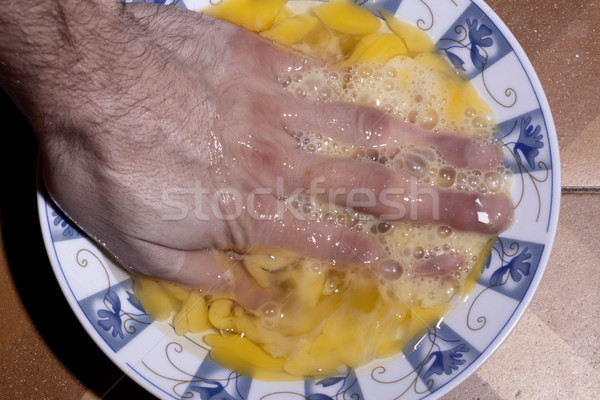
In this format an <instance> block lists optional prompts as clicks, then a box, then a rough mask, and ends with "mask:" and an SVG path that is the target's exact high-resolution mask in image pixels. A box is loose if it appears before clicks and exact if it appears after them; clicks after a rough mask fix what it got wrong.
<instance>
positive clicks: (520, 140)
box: [38, 0, 560, 400]
mask: <svg viewBox="0 0 600 400" xmlns="http://www.w3.org/2000/svg"><path fill="white" fill-rule="evenodd" d="M158 1H160V0H158ZM188 1H189V2H188ZM207 3H208V1H207V0H193V2H192V1H190V0H187V1H186V3H185V4H184V3H183V2H181V1H179V2H178V4H177V6H182V7H187V8H190V9H199V8H202V7H204V6H205V5H206V4H207ZM357 3H359V4H361V5H363V6H365V7H367V8H370V9H373V10H374V9H376V7H384V8H386V9H387V10H389V11H391V12H393V13H396V14H397V15H399V16H401V18H403V19H406V20H409V21H412V22H413V23H414V24H416V25H417V26H418V27H419V28H421V29H422V30H424V31H426V32H427V33H429V34H430V35H431V37H432V38H433V39H434V41H435V42H436V46H437V47H438V49H440V50H441V51H443V52H445V53H446V54H447V56H448V58H449V59H450V60H451V61H452V63H453V64H454V66H455V67H457V68H460V69H462V70H464V71H465V73H466V75H467V76H468V77H469V79H471V80H472V81H473V82H474V84H475V85H476V86H477V87H478V88H479V90H480V93H481V94H482V96H483V97H484V98H485V99H486V100H487V101H488V102H489V104H491V106H492V107H493V109H494V110H495V112H496V115H497V117H498V121H500V132H501V134H500V137H499V139H500V140H502V141H503V142H504V144H505V153H506V154H507V159H506V163H507V164H508V165H509V166H511V167H512V169H513V171H514V172H515V179H514V184H513V191H512V195H513V198H514V202H515V205H516V209H515V217H516V218H515V223H514V224H513V225H512V227H511V228H510V229H509V230H507V231H506V232H503V233H502V235H501V236H500V238H499V239H498V241H497V243H496V244H495V246H494V249H493V252H492V255H491V257H490V260H489V261H488V264H487V265H486V267H485V269H484V271H483V274H482V276H481V279H480V280H479V283H478V285H477V287H476V289H475V291H474V293H473V294H472V295H471V296H470V297H469V298H468V300H467V302H466V303H464V305H463V306H462V307H461V308H460V309H459V310H456V311H455V312H454V313H453V314H452V316H451V317H450V318H448V319H445V320H444V321H443V323H441V324H439V325H438V326H437V327H435V328H434V329H432V330H431V331H430V332H429V333H428V334H427V335H426V336H425V337H424V338H422V340H420V341H419V342H416V343H413V344H411V345H409V346H407V348H406V349H405V352H404V353H405V354H404V355H402V354H400V355H398V356H395V357H391V358H389V359H385V360H377V361H374V362H372V363H371V364H368V365H366V366H363V367H361V368H359V369H357V370H353V371H350V372H349V373H348V374H345V375H343V376H339V377H331V378H328V379H323V380H307V381H296V382H283V383H278V382H261V381H257V380H252V379H249V378H246V377H243V376H239V375H238V374H236V373H235V372H232V371H229V370H227V369H225V368H223V367H221V366H220V365H218V364H216V363H214V362H213V361H212V360H211V359H210V357H207V355H208V349H207V348H206V347H205V346H204V345H203V344H202V343H197V342H195V341H194V340H192V339H191V338H188V337H181V336H177V335H176V334H175V333H174V331H173V329H172V327H171V326H170V325H169V324H168V323H158V322H156V321H153V320H152V319H151V318H150V317H148V316H147V315H146V314H145V313H144V311H143V310H142V309H141V308H140V307H139V305H138V304H137V303H136V301H135V300H134V298H133V297H132V280H131V278H130V277H129V276H128V275H127V274H126V273H125V272H124V271H123V270H122V269H120V268H119V267H118V266H116V265H114V264H113V263H112V262H111V261H110V259H109V258H107V257H105V256H104V254H103V252H102V251H101V250H100V249H99V248H98V247H97V246H96V245H95V244H94V243H93V242H92V241H90V240H88V239H87V238H86V237H85V236H83V235H82V234H81V233H80V232H78V231H77V230H76V229H75V228H74V227H73V226H72V225H71V224H70V223H69V221H67V220H65V218H64V217H63V216H62V215H61V214H60V213H59V212H57V209H56V208H55V206H54V205H53V204H52V203H51V201H50V200H49V199H48V198H47V197H46V196H45V194H44V192H43V190H42V189H40V190H39V191H38V204H39V215H40V221H41V226H42V232H43V236H44V241H45V244H46V247H47V251H48V255H49V257H50V261H51V264H52V267H53V269H54V272H55V274H56V276H57V279H58V281H59V283H60V286H61V288H62V290H63V292H64V294H65V296H66V298H67V301H68V302H69V304H70V305H71V307H72V309H73V311H74V312H75V314H76V315H77V317H78V318H79V320H80V321H81V323H82V324H83V326H84V327H85V329H86V330H87V332H88V333H89V335H90V336H91V337H92V338H93V339H94V341H95V342H96V343H97V345H98V346H99V347H100V348H101V349H102V350H103V351H104V352H105V353H106V355H107V356H108V357H109V358H110V359H111V360H112V361H114V363H115V364H116V365H118V366H119V367H120V368H121V369H122V370H123V371H124V372H125V373H127V374H128V375H129V376H130V377H131V378H132V379H133V380H135V381H136V382H138V383H139V384H140V385H142V386H143V387H144V388H146V389H147V390H148V391H149V392H151V393H153V394H154V395H156V396H157V397H158V398H161V399H172V398H176V399H179V398H187V399H201V400H209V399H235V400H242V399H249V400H250V399H251V400H259V399H261V400H262V399H274V400H275V399H276V400H285V399H290V400H298V399H308V400H326V399H348V398H351V399H367V400H382V399H406V400H408V399H411V400H412V399H421V398H429V399H434V398H438V397H440V396H442V395H443V394H445V393H447V392H449V391H450V390H452V389H453V388H455V387H456V386H457V385H459V384H460V383H461V382H462V381H464V380H465V379H466V378H467V377H468V376H469V375H470V374H472V373H473V372H475V371H476V370H477V369H478V368H479V367H480V366H481V365H482V363H483V362H485V360H486V359H487V358H488V357H490V355H491V354H492V353H493V352H494V351H495V350H496V349H497V348H498V346H499V345H500V344H501V343H502V342H503V341H504V340H505V338H506V337H507V335H508V334H509V333H510V332H511V331H512V329H513V328H514V326H515V324H516V323H517V321H518V320H519V318H520V317H521V315H522V314H523V312H524V311H525V309H526V308H527V306H528V304H529V303H530V301H531V299H532V296H533V295H534V292H535V290H536V288H537V287H538V285H539V283H540V280H541V278H542V274H543V272H544V269H545V267H546V263H547V261H548V257H549V253H550V249H551V247H552V242H553V240H554V235H555V231H556V227H557V221H558V211H559V200H560V169H559V168H560V162H559V155H558V144H557V139H556V133H555V130H554V124H553V121H552V117H551V114H550V110H549V107H548V103H547V101H546V98H545V95H544V92H543V90H542V87H541V86H540V83H539V81H538V78H537V76H536V74H535V72H534V70H533V68H532V66H531V64H530V62H529V60H528V59H527V57H526V55H525V54H524V52H523V50H522V49H521V47H520V46H519V44H518V43H517V41H516V40H515V38H514V37H513V35H512V34H511V33H510V32H509V31H508V29H507V28H506V26H505V25H504V24H503V23H502V22H501V21H500V19H499V18H498V17H497V16H496V15H495V14H494V13H493V11H492V10H491V9H490V8H489V7H488V6H487V5H485V4H484V3H483V2H481V1H469V0H451V1H444V2H439V1H437V2H434V1H427V0H380V1H370V0H364V1H357Z"/></svg>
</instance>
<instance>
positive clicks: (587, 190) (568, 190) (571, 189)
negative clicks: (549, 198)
mask: <svg viewBox="0 0 600 400" xmlns="http://www.w3.org/2000/svg"><path fill="white" fill-rule="evenodd" d="M594 193H600V187H586V186H568V187H563V188H562V194H594Z"/></svg>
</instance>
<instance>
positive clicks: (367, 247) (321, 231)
mask: <svg viewBox="0 0 600 400" xmlns="http://www.w3.org/2000/svg"><path fill="white" fill-rule="evenodd" d="M309 218H310V217H309V216H308V215H304V214H301V213H298V212H295V211H292V207H289V208H288V209H286V210H285V211H283V212H282V213H281V214H280V215H279V218H276V219H272V220H265V221H256V222H255V223H254V226H253V227H252V228H251V231H252V239H251V241H250V245H251V246H252V245H267V246H274V247H281V248H287V249H289V250H292V251H294V252H296V253H299V254H302V255H305V256H308V257H312V258H317V259H321V260H325V261H327V262H329V263H330V264H334V265H341V266H344V265H348V264H371V263H377V262H379V261H380V260H382V259H384V258H385V257H386V253H385V251H384V249H383V248H382V247H381V245H380V244H379V243H378V242H377V241H376V240H375V239H374V238H372V237H369V236H368V235H367V234H365V233H362V232H360V231H358V230H356V229H353V228H351V227H348V226H346V225H342V224H338V223H334V222H325V221H322V220H311V219H309Z"/></svg>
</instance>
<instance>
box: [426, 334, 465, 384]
mask: <svg viewBox="0 0 600 400" xmlns="http://www.w3.org/2000/svg"><path fill="white" fill-rule="evenodd" d="M469 350H470V349H469V347H468V346H467V345H466V344H464V343H460V344H457V345H456V346H454V347H452V348H451V349H448V350H438V351H434V352H433V353H431V354H430V355H429V357H428V358H427V360H426V361H425V364H428V363H429V362H431V361H433V362H431V364H430V365H429V368H428V369H427V370H426V371H425V373H424V374H423V378H424V379H427V378H429V377H430V376H431V375H434V374H435V375H442V374H446V375H450V374H452V373H453V372H454V371H456V370H458V368H459V367H460V366H461V365H463V364H464V363H465V362H466V360H465V359H464V358H463V356H464V353H467V352H468V351H469Z"/></svg>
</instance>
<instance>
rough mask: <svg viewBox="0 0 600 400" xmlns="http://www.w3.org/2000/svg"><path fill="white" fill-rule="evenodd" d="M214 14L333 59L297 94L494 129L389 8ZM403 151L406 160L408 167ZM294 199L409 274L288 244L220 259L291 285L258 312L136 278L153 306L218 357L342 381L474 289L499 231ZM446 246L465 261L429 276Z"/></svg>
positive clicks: (474, 180) (487, 179) (422, 158)
mask: <svg viewBox="0 0 600 400" xmlns="http://www.w3.org/2000/svg"><path fill="white" fill-rule="evenodd" d="M292 7H293V8H292ZM203 12H206V13H208V14H211V15H214V16H216V17H218V18H221V19H225V20H228V21H230V22H233V23H236V24H238V25H240V26H243V27H245V28H246V29H249V30H252V31H255V32H257V33H258V34H259V35H262V36H264V37H266V38H269V39H271V40H273V41H275V42H277V43H280V44H282V45H285V46H288V47H291V48H293V49H295V50H298V51H302V52H304V53H306V54H308V55H310V56H312V57H316V58H320V59H323V60H326V61H327V65H328V67H327V68H323V69H321V70H312V71H310V72H306V73H303V74H299V75H294V76H289V77H286V78H284V79H283V81H284V83H283V85H284V86H285V88H286V90H289V91H290V92H291V93H293V94H295V95H297V96H299V97H302V98H307V99H309V100H313V101H324V102H327V101H342V102H356V103H360V104H364V105H367V106H372V107H377V108H379V109H382V110H384V111H386V112H388V113H391V114H394V115H397V116H399V117H401V118H404V119H405V120H407V121H409V122H412V123H415V124H417V125H419V126H420V127H421V128H423V129H427V130H432V131H436V130H441V131H449V132H456V133H458V134H462V135H467V136H476V137H481V138H491V137H492V134H493V129H494V126H495V124H494V117H493V114H492V112H491V111H490V108H489V107H488V106H487V105H486V104H485V102H484V101H483V100H482V99H481V98H480V97H479V95H478V94H477V91H476V90H475V88H474V87H473V86H472V85H471V84H470V83H468V82H466V81H464V80H463V79H462V78H461V77H460V76H458V75H457V74H456V73H455V72H454V71H453V70H452V69H451V68H450V67H449V66H448V63H447V62H446V61H445V60H443V59H442V58H441V57H440V56H438V55H436V54H434V53H433V50H434V46H433V43H431V40H430V39H429V38H428V37H427V36H426V35H425V34H424V33H423V32H421V31H420V30H419V29H417V28H415V27H413V26H411V25H409V24H405V23H402V22H400V21H399V20H397V19H395V18H394V17H392V16H390V15H387V14H385V13H384V14H383V15H384V20H380V19H379V18H376V17H374V16H373V15H372V14H370V13H369V12H367V11H366V10H364V9H362V8H360V7H358V6H356V5H355V4H354V3H351V2H346V1H333V2H331V3H325V4H323V3H314V2H291V3H289V4H288V3H286V2H285V1H282V0H224V1H223V2H222V3H220V4H219V5H217V6H214V7H211V8H209V9H207V10H203ZM298 139H299V144H300V146H301V147H302V148H303V149H305V150H306V151H311V152H322V153H324V154H329V155H333V156H339V157H355V158H364V157H371V158H373V157H376V158H378V160H379V161H380V162H381V163H383V164H386V165H388V166H389V167H390V168H396V169H402V168H404V169H406V168H409V170H410V168H411V167H410V166H411V165H412V168H413V171H412V172H415V171H414V166H415V165H416V166H417V167H418V168H419V171H418V173H417V174H415V176H416V177H417V178H418V180H419V182H421V183H430V184H434V183H438V184H442V185H443V186H446V187H449V188H454V189H456V190H467V191H477V192H479V193H487V192H500V191H505V190H507V187H506V186H507V185H506V177H505V171H504V170H502V169H499V170H497V171H475V172H473V171H467V170H464V171H463V170H460V169H456V168H454V167H452V166H450V165H447V164H446V163H445V162H444V160H443V159H441V158H440V157H439V156H438V155H436V154H435V153H430V154H428V153H427V152H420V153H416V152H415V151H414V149H413V148H412V147H410V146H408V147H406V148H398V149H396V152H397V154H395V155H394V156H392V155H390V154H386V153H385V152H380V153H377V154H376V155H375V156H374V155H373V154H372V152H371V153H369V151H371V150H372V149H371V150H369V149H361V148H355V147H344V146H340V145H339V144H337V143H335V141H332V140H331V139H330V138H327V137H324V136H323V135H321V134H317V133H313V132H302V133H300V134H299V137H298ZM415 157H416V158H415ZM384 158H385V160H384ZM394 159H396V160H404V161H403V162H402V163H401V165H400V166H399V164H398V163H394V162H393V160H394ZM406 160H409V161H410V160H412V163H413V164H411V163H410V162H408V161H406ZM409 172H410V171H409ZM288 201H289V202H290V204H291V205H292V206H293V207H295V208H296V209H297V210H298V211H299V212H302V213H305V214H307V216H309V217H311V218H313V219H317V220H329V221H335V222H337V223H342V224H347V225H349V226H352V227H354V228H355V229H358V230H362V231H363V232H365V233H366V234H369V235H372V236H374V237H376V238H377V239H378V240H379V241H380V242H381V244H382V246H383V247H384V248H385V249H386V251H387V253H388V255H389V257H390V258H392V259H395V260H398V261H399V263H400V265H402V266H403V269H404V271H403V273H402V275H401V277H400V278H399V279H397V280H387V279H382V278H381V277H380V275H379V274H378V273H374V272H372V271H370V270H369V269H368V268H367V266H362V268H354V269H353V268H346V269H345V270H342V269H340V268H339V266H337V267H335V268H334V266H332V265H330V264H329V263H328V262H326V261H323V260H315V259H310V258H306V257H303V256H300V255H297V254H294V253H291V252H289V251H286V250H284V249H256V250H253V251H252V252H251V253H249V254H233V253H227V254H222V257H221V259H222V261H223V264H224V269H228V268H231V267H234V268H245V269H246V270H247V271H248V273H249V274H250V276H251V277H252V278H253V279H254V280H255V281H256V282H257V283H258V285H260V286H261V287H264V288H278V289H279V290H280V292H281V293H283V296H282V298H281V299H279V300H278V301H277V302H267V303H266V304H262V305H261V306H260V307H258V308H256V309H244V308H242V307H241V306H240V305H239V304H238V303H237V302H236V298H235V296H234V295H231V294H216V293H201V292H197V291H194V290H191V289H187V288H183V287H179V286H175V285H173V284H170V283H167V282H156V281H153V280H150V279H147V278H143V277H136V278H135V286H134V290H135V293H136V295H137V296H138V298H139V299H140V301H141V304H142V306H143V307H144V309H145V310H146V311H147V312H148V314H150V315H151V316H154V317H155V318H157V319H161V320H164V319H167V318H172V321H173V324H174V326H175V330H176V332H177V333H178V334H190V333H192V334H199V335H202V336H203V340H205V342H206V343H207V344H209V345H210V346H211V357H212V358H213V359H215V360H216V361H217V362H219V363H221V364H222V365H224V366H226V367H229V368H231V369H233V370H236V371H238V372H240V373H243V374H245V375H248V376H253V377H255V378H260V379H271V380H272V379H295V378H298V377H320V376H331V375H336V374H339V373H343V372H345V371H346V370H347V369H348V368H356V367H359V366H361V365H364V364H366V363H368V362H369V361H371V360H373V359H375V358H379V357H386V356H391V355H394V354H397V353H399V352H401V351H402V349H403V348H404V346H405V345H406V343H407V342H409V341H411V340H413V339H414V338H415V337H417V336H418V335H419V334H420V333H422V332H424V331H425V330H426V329H428V328H430V327H431V326H433V325H434V324H436V323H437V322H438V321H439V320H440V319H441V318H442V317H443V316H444V315H445V314H446V313H447V311H448V310H449V309H450V308H452V307H453V306H455V305H457V304H459V303H460V302H461V301H462V300H463V298H464V296H465V295H466V294H468V293H469V292H470V291H471V290H472V289H473V287H474V285H475V282H476V280H477V278H478V277H479V274H480V272H481V269H482V268H483V264H484V263H485V261H486V259H487V257H488V255H489V253H490V251H491V246H492V244H493V242H494V240H495V237H494V236H492V235H484V234H479V233H472V232H459V231H454V230H452V229H450V228H449V227H446V226H441V225H436V224H428V225H421V224H416V223H410V222H393V223H391V222H386V221H379V220H376V219H374V218H373V217H370V216H368V215H361V214H359V213H357V212H355V211H352V210H348V209H344V208H341V207H337V208H332V207H331V206H330V205H324V204H322V203H320V202H319V201H318V200H316V199H315V198H314V196H311V195H310V194H307V193H302V194H300V195H298V196H297V197H296V198H293V199H288ZM443 254H453V255H459V256H461V258H462V260H463V262H462V264H461V265H460V266H459V267H458V268H456V269H453V270H452V271H451V272H449V273H433V274H423V273H419V265H420V263H421V262H422V261H423V260H427V259H428V258H431V257H435V256H439V255H443ZM358 271H360V272H358Z"/></svg>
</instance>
